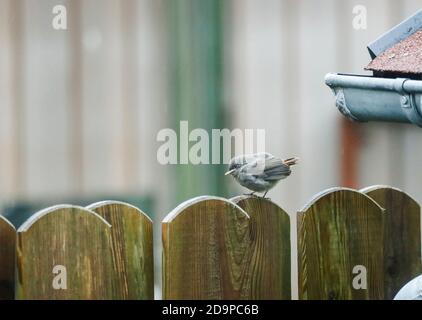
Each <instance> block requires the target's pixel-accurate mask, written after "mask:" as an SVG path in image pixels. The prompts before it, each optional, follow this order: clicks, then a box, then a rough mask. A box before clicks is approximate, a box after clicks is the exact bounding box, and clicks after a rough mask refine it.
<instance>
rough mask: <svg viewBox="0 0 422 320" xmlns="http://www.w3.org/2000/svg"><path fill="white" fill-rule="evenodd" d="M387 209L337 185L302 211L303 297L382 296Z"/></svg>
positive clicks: (300, 251) (300, 214) (345, 297)
mask: <svg viewBox="0 0 422 320" xmlns="http://www.w3.org/2000/svg"><path fill="white" fill-rule="evenodd" d="M383 219H384V209H383V208H381V207H380V206H379V205H378V204H377V203H376V202H375V201H374V200H372V199H371V198H370V197H368V196H367V195H365V194H363V193H361V192H358V191H356V190H353V189H348V188H333V189H328V190H326V191H323V192H321V193H319V194H318V195H316V196H315V197H314V198H313V199H312V200H311V202H310V203H308V204H307V205H306V206H305V207H304V208H303V209H302V210H301V211H300V212H299V213H298V221H297V228H298V268H299V297H300V299H382V298H383V292H384V287H383V281H384V275H383V272H384V264H383V236H384V235H383Z"/></svg>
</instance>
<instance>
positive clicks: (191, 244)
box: [162, 196, 250, 300]
mask: <svg viewBox="0 0 422 320" xmlns="http://www.w3.org/2000/svg"><path fill="white" fill-rule="evenodd" d="M162 229H163V230H162V236H163V298H164V299H199V300H204V299H238V298H247V296H248V294H249V291H248V290H249V286H250V283H248V281H245V277H247V276H248V275H247V274H246V271H247V270H248V263H247V262H248V260H249V256H248V252H249V251H248V246H249V245H250V237H249V216H248V214H247V213H246V212H245V211H244V210H243V209H242V208H240V207H239V206H237V205H236V204H234V203H233V202H231V201H228V200H227V199H223V198H219V197H212V196H202V197H197V198H194V199H191V200H188V201H186V202H184V203H182V204H181V205H179V206H178V207H177V208H175V209H174V210H173V211H172V212H170V213H169V214H168V215H167V216H166V217H165V218H164V220H163V223H162Z"/></svg>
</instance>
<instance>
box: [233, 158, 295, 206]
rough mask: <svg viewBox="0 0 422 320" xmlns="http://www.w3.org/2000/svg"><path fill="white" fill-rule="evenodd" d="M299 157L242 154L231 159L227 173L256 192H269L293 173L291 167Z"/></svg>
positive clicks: (265, 193)
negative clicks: (287, 157) (285, 157)
mask: <svg viewBox="0 0 422 320" xmlns="http://www.w3.org/2000/svg"><path fill="white" fill-rule="evenodd" d="M298 162H299V158H296V157H295V158H289V159H286V160H282V159H280V158H276V157H274V156H273V155H272V154H270V153H255V154H249V155H240V156H237V157H234V158H233V159H231V160H230V163H229V171H227V172H226V173H225V175H229V174H230V175H232V176H233V177H234V178H235V179H236V181H237V182H239V184H240V185H242V186H244V187H246V188H248V189H249V190H251V191H253V192H252V193H250V194H249V195H254V194H255V192H264V195H263V198H265V196H266V195H267V192H268V191H269V190H270V189H271V188H273V187H274V186H275V185H276V184H277V182H279V181H280V180H282V179H285V178H287V177H288V176H290V174H291V173H292V171H291V169H290V167H291V166H293V165H295V164H297V163H298Z"/></svg>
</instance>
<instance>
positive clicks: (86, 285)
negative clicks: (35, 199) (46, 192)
mask: <svg viewBox="0 0 422 320" xmlns="http://www.w3.org/2000/svg"><path fill="white" fill-rule="evenodd" d="M110 228H111V226H110V224H109V223H107V222H106V221H105V220H104V219H103V218H101V217H100V216H99V215H97V214H96V213H94V212H92V211H89V210H86V209H84V208H81V207H76V206H68V205H62V206H56V207H51V208H48V209H45V210H43V211H40V212H38V213H36V214H35V215H34V216H32V217H31V218H30V219H29V220H27V221H26V222H25V223H24V224H23V225H22V226H21V227H20V228H19V229H18V245H17V270H18V278H17V289H16V290H17V293H16V295H17V298H18V299H113V298H115V295H114V292H115V291H116V290H115V288H114V286H115V284H114V283H113V279H114V278H115V274H114V273H113V267H112V259H111V254H110V252H111V248H110V239H111V231H110ZM56 266H63V267H65V271H66V272H65V273H64V272H63V270H62V269H61V271H60V272H58V271H57V270H56V271H55V272H54V273H53V271H54V268H55V267H56ZM57 277H61V278H60V281H58V283H56V285H55V286H53V285H54V281H55V280H57Z"/></svg>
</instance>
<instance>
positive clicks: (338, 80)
mask: <svg viewBox="0 0 422 320" xmlns="http://www.w3.org/2000/svg"><path fill="white" fill-rule="evenodd" d="M325 83H326V84H327V85H328V86H329V87H330V88H331V90H332V91H333V92H334V95H335V98H336V106H337V108H338V109H339V111H340V112H341V113H342V114H343V115H344V116H346V117H347V118H349V119H351V120H353V121H358V122H368V121H385V122H399V123H411V124H415V125H417V126H419V127H422V81H418V80H411V79H403V78H396V79H389V78H375V77H370V76H356V75H345V74H337V73H329V74H327V75H326V77H325Z"/></svg>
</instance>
